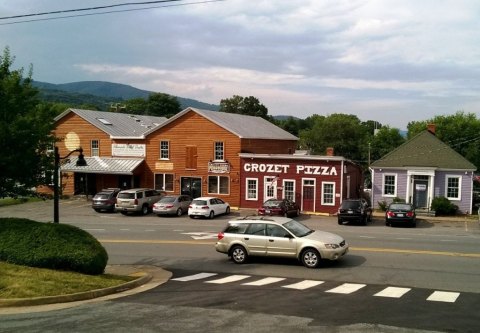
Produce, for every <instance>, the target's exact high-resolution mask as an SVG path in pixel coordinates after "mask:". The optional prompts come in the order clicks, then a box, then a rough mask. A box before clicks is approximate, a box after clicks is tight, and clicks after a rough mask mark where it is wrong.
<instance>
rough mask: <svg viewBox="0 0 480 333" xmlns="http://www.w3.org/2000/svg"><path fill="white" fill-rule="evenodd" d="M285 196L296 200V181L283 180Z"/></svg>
mask: <svg viewBox="0 0 480 333" xmlns="http://www.w3.org/2000/svg"><path fill="white" fill-rule="evenodd" d="M283 198H284V199H287V200H290V201H295V181H293V180H284V181H283Z"/></svg>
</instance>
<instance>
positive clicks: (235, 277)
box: [205, 275, 250, 284]
mask: <svg viewBox="0 0 480 333" xmlns="http://www.w3.org/2000/svg"><path fill="white" fill-rule="evenodd" d="M249 277H250V275H230V276H227V277H225V278H223V279H218V280H212V281H205V283H216V284H223V283H230V282H237V281H240V280H243V279H246V278H249Z"/></svg>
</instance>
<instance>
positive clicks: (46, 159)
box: [0, 48, 54, 197]
mask: <svg viewBox="0 0 480 333" xmlns="http://www.w3.org/2000/svg"><path fill="white" fill-rule="evenodd" d="M13 62H14V58H13V57H12V56H11V55H10V50H9V49H8V48H6V49H5V50H4V52H3V56H0V145H1V147H2V153H1V154H0V170H1V172H0V197H6V196H12V197H16V196H18V195H25V194H28V193H31V190H32V188H34V187H35V186H38V185H41V184H45V174H46V173H47V171H49V170H51V165H52V156H51V155H49V154H47V151H48V150H50V149H51V148H52V144H53V142H54V138H53V136H52V135H51V131H52V129H53V117H54V112H53V111H52V109H50V108H49V107H48V105H47V104H39V100H38V91H37V90H36V89H35V88H34V87H32V84H31V83H32V79H31V77H32V69H31V68H30V71H29V73H28V75H27V76H26V77H24V75H23V74H24V73H23V68H22V69H18V70H12V69H11V66H12V64H13Z"/></svg>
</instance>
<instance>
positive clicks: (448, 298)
mask: <svg viewBox="0 0 480 333" xmlns="http://www.w3.org/2000/svg"><path fill="white" fill-rule="evenodd" d="M458 296H460V293H454V292H448V291H435V292H433V293H432V294H431V295H430V296H428V298H427V301H433V302H448V303H454V302H455V301H456V300H457V298H458Z"/></svg>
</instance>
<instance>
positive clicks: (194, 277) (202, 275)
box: [172, 273, 217, 282]
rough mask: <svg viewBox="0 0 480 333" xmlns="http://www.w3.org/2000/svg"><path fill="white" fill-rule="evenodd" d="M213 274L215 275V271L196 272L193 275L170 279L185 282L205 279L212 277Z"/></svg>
mask: <svg viewBox="0 0 480 333" xmlns="http://www.w3.org/2000/svg"><path fill="white" fill-rule="evenodd" d="M215 275H217V273H198V274H194V275H189V276H184V277H180V278H175V279H172V280H173V281H182V282H186V281H193V280H201V279H206V278H209V277H212V276H215Z"/></svg>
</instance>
